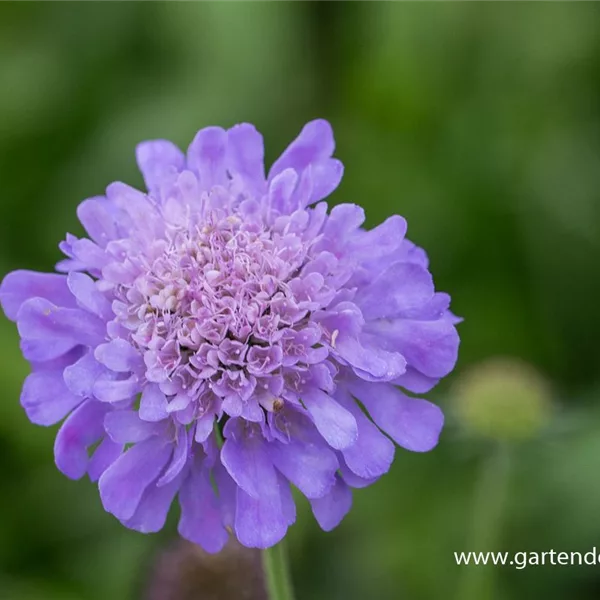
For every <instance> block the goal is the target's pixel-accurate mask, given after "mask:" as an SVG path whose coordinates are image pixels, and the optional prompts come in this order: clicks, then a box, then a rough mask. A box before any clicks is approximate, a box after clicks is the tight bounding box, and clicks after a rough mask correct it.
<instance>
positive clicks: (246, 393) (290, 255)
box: [118, 215, 324, 408]
mask: <svg viewBox="0 0 600 600" xmlns="http://www.w3.org/2000/svg"><path fill="white" fill-rule="evenodd" d="M131 260H132V262H134V263H137V265H138V266H139V275H138V277H137V278H136V279H135V280H134V282H133V284H131V285H129V286H124V285H121V286H120V288H119V290H118V297H119V298H120V299H122V304H123V306H124V307H125V306H126V309H124V310H123V311H121V313H120V314H119V321H120V322H121V324H122V325H123V326H124V327H125V328H126V329H128V330H129V332H130V334H129V336H130V340H131V342H132V344H133V345H134V346H136V347H137V348H138V349H139V350H140V352H141V353H142V354H143V355H144V361H145V364H146V367H147V370H146V374H145V375H146V378H147V379H148V381H152V382H156V383H159V384H161V389H162V390H163V392H164V393H166V394H168V395H178V394H184V393H185V394H187V395H188V396H191V397H192V398H197V397H198V396H199V395H201V394H203V393H204V392H209V391H210V392H212V393H213V394H216V395H217V396H219V397H221V398H232V397H235V398H236V401H237V400H241V401H245V400H246V399H247V398H249V397H250V395H252V394H253V393H254V392H255V390H256V389H257V387H258V388H259V389H262V390H264V391H265V393H266V394H267V395H268V396H269V398H270V400H269V406H270V407H271V408H272V407H273V403H274V402H275V400H276V399H277V396H278V395H279V394H280V393H281V390H282V388H283V376H282V375H283V371H284V370H285V369H286V368H292V367H293V368H294V369H302V368H308V365H309V364H312V363H311V358H314V357H312V353H313V352H314V351H315V349H318V348H319V346H318V342H319V340H320V338H321V334H322V332H321V329H320V327H319V326H318V325H316V324H314V323H312V324H309V323H308V319H307V318H306V317H307V315H308V314H309V312H310V310H311V308H314V304H315V303H314V298H313V297H312V295H313V292H315V293H316V292H317V291H319V289H321V288H323V287H324V279H323V277H322V276H321V275H317V274H316V273H312V274H307V275H306V274H305V275H304V276H303V267H305V266H306V264H308V263H309V262H310V259H309V257H308V246H307V245H306V244H305V243H304V242H303V241H302V239H301V238H300V237H298V236H297V235H296V234H294V233H289V232H287V231H286V229H285V227H284V228H281V230H277V229H275V228H266V227H265V226H264V225H262V224H258V223H252V222H251V223H247V222H243V221H242V220H241V219H240V218H239V217H237V216H236V215H229V216H226V217H222V216H221V217H220V218H217V216H216V215H212V216H211V217H210V218H209V219H207V220H206V221H205V222H204V223H203V224H200V225H194V226H193V227H187V228H185V229H184V228H174V229H173V230H172V231H169V232H168V234H167V235H166V237H165V239H161V240H157V241H155V242H153V243H152V245H151V247H150V248H149V249H148V251H146V252H144V254H143V256H139V257H135V258H132V259H131ZM322 350H323V349H322V348H321V353H322ZM275 405H276V406H278V404H277V403H275Z"/></svg>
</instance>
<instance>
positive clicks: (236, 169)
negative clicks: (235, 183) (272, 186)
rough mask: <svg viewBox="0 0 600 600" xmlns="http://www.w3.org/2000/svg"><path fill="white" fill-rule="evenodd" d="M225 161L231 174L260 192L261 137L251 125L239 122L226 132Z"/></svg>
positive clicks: (262, 170)
mask: <svg viewBox="0 0 600 600" xmlns="http://www.w3.org/2000/svg"><path fill="white" fill-rule="evenodd" d="M227 140H228V144H227V163H228V168H229V170H230V171H231V172H232V174H238V175H240V176H241V177H242V178H243V180H244V182H245V184H246V185H247V186H249V187H250V188H251V189H253V190H254V191H255V192H258V193H260V192H261V191H263V189H264V186H265V165H264V147H263V137H262V135H261V134H260V133H259V132H258V131H257V130H256V128H255V127H254V126H253V125H250V124H249V123H241V124H240V125H234V126H233V127H232V128H231V129H229V131H228V132H227Z"/></svg>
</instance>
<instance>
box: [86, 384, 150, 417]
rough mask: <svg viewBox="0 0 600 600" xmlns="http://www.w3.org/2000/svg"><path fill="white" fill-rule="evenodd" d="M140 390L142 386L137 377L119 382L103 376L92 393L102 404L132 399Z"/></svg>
mask: <svg viewBox="0 0 600 600" xmlns="http://www.w3.org/2000/svg"><path fill="white" fill-rule="evenodd" d="M140 388H141V384H140V382H139V381H138V378H137V377H135V376H132V377H130V378H129V379H119V380H114V379H109V378H107V377H105V376H101V377H98V378H97V379H96V381H95V382H94V385H93V388H92V392H93V395H94V396H95V397H96V398H98V400H100V401H102V402H119V401H120V400H128V399H129V398H132V397H133V396H135V395H136V394H137V393H138V392H139V391H140ZM140 412H141V411H140Z"/></svg>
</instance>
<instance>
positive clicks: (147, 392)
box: [140, 383, 169, 421]
mask: <svg viewBox="0 0 600 600" xmlns="http://www.w3.org/2000/svg"><path fill="white" fill-rule="evenodd" d="M168 416H169V413H168V411H167V397H166V396H165V395H164V394H163V393H162V392H161V391H160V387H159V386H158V385H156V384H155V383H152V384H149V385H146V387H144V391H143V392H142V398H141V400H140V419H143V420H144V421H161V420H162V419H166V418H167V417H168Z"/></svg>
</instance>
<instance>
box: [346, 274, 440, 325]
mask: <svg viewBox="0 0 600 600" xmlns="http://www.w3.org/2000/svg"><path fill="white" fill-rule="evenodd" d="M433 292H434V289H433V280H432V278H431V275H430V274H429V272H428V271H427V269H425V268H423V267H421V266H419V265H416V264H412V263H395V264H393V265H391V266H390V267H388V268H387V269H386V270H385V271H384V272H383V273H382V274H381V275H379V276H378V277H377V278H376V279H375V280H374V281H373V282H372V283H371V284H369V285H368V286H367V287H366V288H363V289H362V290H361V291H360V292H359V293H358V294H357V296H356V298H355V300H354V301H355V302H356V304H358V306H359V307H360V309H361V312H362V314H363V316H364V317H365V319H367V320H369V319H380V318H382V317H394V316H396V315H398V314H399V313H401V312H403V311H407V310H411V309H414V308H416V307H420V306H423V305H424V304H425V303H427V302H428V301H429V300H430V299H431V298H432V297H433Z"/></svg>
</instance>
